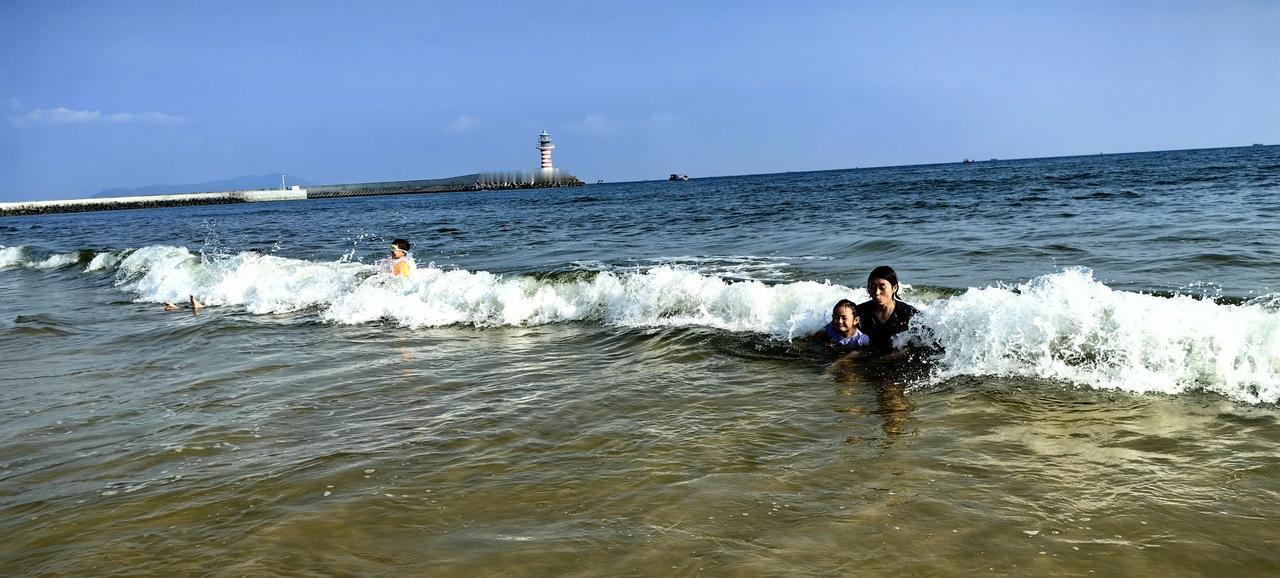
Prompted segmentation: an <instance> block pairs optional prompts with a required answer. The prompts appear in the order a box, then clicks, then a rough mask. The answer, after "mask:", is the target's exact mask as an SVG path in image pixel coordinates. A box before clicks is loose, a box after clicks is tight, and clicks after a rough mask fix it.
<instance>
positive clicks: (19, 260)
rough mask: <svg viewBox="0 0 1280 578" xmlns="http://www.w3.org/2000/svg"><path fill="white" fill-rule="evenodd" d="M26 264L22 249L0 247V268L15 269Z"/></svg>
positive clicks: (24, 252)
mask: <svg viewBox="0 0 1280 578" xmlns="http://www.w3.org/2000/svg"><path fill="white" fill-rule="evenodd" d="M25 262H26V251H25V250H24V248H23V247H0V267H15V266H18V265H22V264H24V263H25Z"/></svg>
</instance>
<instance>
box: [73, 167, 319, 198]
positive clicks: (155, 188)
mask: <svg viewBox="0 0 1280 578" xmlns="http://www.w3.org/2000/svg"><path fill="white" fill-rule="evenodd" d="M284 181H285V185H287V186H290V187H292V186H294V185H298V186H301V187H309V186H314V185H315V184H316V183H313V182H311V181H308V180H306V179H300V178H298V177H295V176H291V175H285V178H284ZM278 188H280V174H279V173H276V174H273V175H244V176H239V177H234V178H230V179H224V180H221V181H209V182H207V183H194V184H189V185H147V186H145V187H138V188H135V189H107V190H105V191H102V192H100V193H98V194H95V195H93V198H95V199H96V198H100V197H148V196H151V195H174V194H178V193H216V192H219V191H249V190H258V189H278Z"/></svg>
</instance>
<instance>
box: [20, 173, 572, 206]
mask: <svg viewBox="0 0 1280 578" xmlns="http://www.w3.org/2000/svg"><path fill="white" fill-rule="evenodd" d="M582 184H583V183H582V181H581V180H579V179H578V178H577V177H575V176H573V175H569V174H564V173H561V172H560V171H558V170H552V171H543V170H535V171H509V172H493V173H476V174H471V175H463V176H458V177H451V178H447V179H430V180H417V181H387V182H379V183H353V184H345V185H318V186H311V187H308V188H305V189H304V188H301V187H298V186H293V187H289V188H287V189H267V190H256V191H215V192H203V193H182V194H174V195H148V196H139V197H101V198H92V199H66V200H59V201H28V202H19V203H0V216H20V215H45V214H51V213H82V212H86V211H114V210H123V209H154V208H160V207H193V206H200V205H230V204H236V203H260V202H267V201H305V200H307V199H330V198H335V197H367V196H374V195H416V194H423V193H449V192H461V191H499V190H508V189H542V188H558V187H580V186H582Z"/></svg>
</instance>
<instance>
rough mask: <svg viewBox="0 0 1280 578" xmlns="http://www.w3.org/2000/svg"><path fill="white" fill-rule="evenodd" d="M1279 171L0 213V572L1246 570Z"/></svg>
mask: <svg viewBox="0 0 1280 578" xmlns="http://www.w3.org/2000/svg"><path fill="white" fill-rule="evenodd" d="M1258 148H1260V149H1266V148H1267V147H1258ZM1275 155H1276V153H1275V151H1274V149H1272V150H1260V151H1251V150H1249V149H1244V150H1226V151H1223V150H1217V151H1191V152H1183V153H1171V154H1151V155H1130V156H1121V157H1119V158H1110V159H1090V158H1080V159H1073V160H1058V161H1046V162H1026V163H1017V164H1016V166H999V163H993V164H991V165H987V166H982V165H983V163H975V165H966V166H963V167H961V166H958V165H957V166H955V167H931V168H916V169H910V170H883V171H872V172H870V174H868V172H858V171H846V172H838V173H824V174H816V175H815V174H801V175H776V176H769V177H742V178H733V179H696V180H691V181H689V182H685V183H678V184H675V183H672V184H667V183H633V184H620V185H602V186H598V187H591V188H586V189H575V190H564V191H553V190H540V191H527V192H516V191H510V192H494V193H457V194H451V195H419V196H412V195H410V196H404V197H398V198H397V202H395V203H387V202H383V200H382V199H378V198H376V197H375V198H366V199H341V200H313V201H311V202H308V203H270V204H245V205H222V206H208V207H189V208H175V209H170V210H166V211H131V212H127V213H115V214H108V213H85V214H72V215H50V216H44V217H16V218H11V219H5V220H3V221H0V359H4V360H5V371H4V372H3V375H0V482H2V483H0V532H3V533H4V534H5V535H6V536H10V537H11V538H10V539H9V540H6V541H4V542H3V543H0V571H3V572H4V573H7V574H59V575H85V574H104V573H132V574H162V573H169V574H173V573H177V574H208V573H214V574H218V573H225V574H253V575H279V576H292V575H297V574H299V573H317V574H326V575H334V574H361V575H364V574H381V575H422V574H431V575H445V576H448V575H459V576H463V575H468V576H469V575H476V574H504V575H505V574H556V575H601V574H607V575H612V574H644V575H669V574H711V575H725V574H734V575H739V574H747V575H773V574H788V575H832V574H851V573H858V574H868V575H879V574H889V573H902V572H912V573H918V574H926V575H950V574H960V573H963V574H972V573H1000V574H1013V575H1087V574H1089V573H1091V572H1092V573H1094V574H1100V575H1107V574H1125V575H1128V574H1174V575H1188V574H1193V575H1218V574H1232V575H1266V574H1268V573H1270V572H1272V571H1273V569H1274V568H1275V567H1276V565H1277V564H1278V563H1280V556H1278V555H1277V553H1276V550H1275V548H1274V542H1275V539H1276V537H1277V536H1276V531H1275V528H1276V523H1275V521H1276V519H1277V518H1280V506H1277V504H1280V501H1277V500H1276V498H1277V497H1278V496H1280V481H1278V480H1277V478H1276V476H1275V472H1277V471H1280V450H1277V448H1280V410H1278V409H1277V407H1278V405H1277V400H1278V399H1280V353H1277V352H1280V349H1277V348H1278V347H1280V300H1277V294H1278V293H1277V291H1276V289H1275V288H1274V287H1273V286H1272V285H1273V284H1274V280H1273V279H1272V278H1271V277H1270V272H1272V271H1274V270H1275V266H1276V264H1277V263H1280V241H1276V239H1280V230H1277V227H1278V226H1280V225H1277V223H1278V222H1280V221H1277V220H1276V218H1275V217H1276V216H1277V213H1276V209H1275V207H1277V206H1280V204H1278V203H1277V202H1276V200H1277V199H1278V198H1280V177H1278V176H1277V173H1276V171H1275V170H1274V169H1273V168H1272V167H1275V166H1280V159H1277V158H1276V156H1275ZM396 237H404V238H407V239H410V240H411V241H412V242H413V243H414V256H415V258H416V259H417V261H418V264H419V269H418V272H417V274H416V276H414V277H413V278H411V279H408V280H396V279H392V278H389V276H386V275H383V274H380V273H379V260H380V259H382V258H383V257H385V255H386V252H387V249H386V247H387V243H388V242H389V241H390V239H392V238H396ZM880 264H890V265H893V266H894V267H895V268H896V269H897V270H898V272H899V275H900V279H901V280H902V281H903V282H904V283H905V285H906V287H904V291H903V297H904V298H905V299H906V300H907V301H908V302H910V303H912V304H915V305H918V306H919V307H920V308H921V310H922V314H921V316H920V319H919V320H920V324H919V325H918V327H916V330H915V332H914V333H913V334H912V335H911V336H910V338H911V339H913V340H919V342H920V343H941V344H942V345H943V348H942V350H941V351H940V352H937V353H933V354H930V355H934V357H933V358H931V360H930V363H929V364H926V365H925V367H924V369H923V372H922V374H921V375H916V374H914V373H910V372H906V373H904V372H895V371H885V370H884V368H876V367H872V366H868V365H864V364H858V363H850V362H845V361H838V360H833V359H832V358H831V357H830V356H825V355H821V354H818V353H815V352H814V351H813V350H810V349H807V348H805V347H803V346H800V345H793V344H792V343H791V342H790V341H789V340H788V338H789V337H793V336H797V335H804V334H807V333H811V332H812V331H813V330H816V329H817V328H818V327H820V326H821V324H822V323H823V322H825V319H826V317H827V316H829V314H830V306H831V304H832V303H833V302H834V301H835V300H836V299H838V298H852V299H854V300H856V301H861V300H863V299H865V294H864V293H863V291H862V289H861V287H862V285H863V283H865V275H866V273H867V271H869V270H870V269H871V268H872V267H873V266H875V265H880ZM188 293H192V294H196V295H198V296H200V297H201V301H203V302H208V303H211V305H210V306H208V307H205V308H204V309H202V310H200V311H199V313H193V312H191V311H178V312H165V311H163V309H162V307H161V306H160V303H161V302H162V301H163V300H171V299H170V298H178V299H181V298H184V297H185V296H186V294H188Z"/></svg>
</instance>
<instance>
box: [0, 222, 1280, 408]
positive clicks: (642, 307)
mask: <svg viewBox="0 0 1280 578" xmlns="http://www.w3.org/2000/svg"><path fill="white" fill-rule="evenodd" d="M85 253H87V252H83V251H82V252H74V253H67V254H49V255H43V254H38V253H37V252H34V251H29V250H27V249H25V248H22V247H0V267H14V266H21V267H27V268H33V269H50V268H57V267H67V266H71V265H73V264H83V267H84V270H85V271H86V272H94V273H98V274H113V275H114V282H115V284H116V286H117V287H118V288H120V289H122V290H124V291H127V292H130V293H132V294H134V295H135V298H136V299H137V300H138V301H141V302H155V303H160V302H165V301H181V300H185V299H186V298H187V296H188V295H194V296H196V298H197V299H199V300H201V301H202V302H204V303H205V304H207V305H213V306H234V307H239V308H242V309H244V310H246V311H248V312H251V313H255V314H267V313H288V312H305V313H307V314H312V313H314V314H315V315H316V316H317V317H318V318H319V319H321V320H323V321H326V322H329V323H337V324H362V323H370V322H378V321H382V322H388V323H393V324H396V325H400V326H404V327H410V328H423V327H439V326H447V325H457V324H462V325H469V326H475V327H495V326H521V325H539V324H547V323H561V322H587V323H598V324H604V325H610V326H619V327H680V326H698V327H709V328H715V329H720V330H726V331H735V332H751V333H757V334H763V335H766V336H769V337H771V338H774V339H794V338H797V337H802V336H805V335H809V334H811V333H813V332H814V331H817V330H818V329H820V328H821V327H822V325H823V324H824V323H826V321H827V320H828V318H829V315H830V307H831V305H832V304H833V303H835V302H836V301H837V300H839V299H843V298H849V299H853V300H855V301H861V300H865V299H866V293H865V291H864V290H862V289H860V288H850V287H845V286H842V285H838V284H832V283H829V282H817V281H779V282H761V281H758V280H738V279H735V278H733V273H732V272H727V271H724V270H723V267H722V265H723V264H719V263H717V264H714V265H713V266H711V267H708V268H707V269H703V268H699V267H697V266H696V265H672V264H661V263H658V264H652V265H642V266H636V267H630V268H614V269H610V268H608V267H605V266H603V265H601V266H599V267H598V268H597V270H589V271H581V270H575V271H560V272H546V273H539V274H527V275H502V274H496V273H490V272H486V271H467V270H462V269H443V268H439V267H435V266H434V265H430V264H428V265H425V266H422V267H420V268H418V269H417V270H416V271H415V272H414V274H413V275H412V277H411V278H409V279H399V278H394V277H391V276H390V275H386V274H384V273H382V269H381V268H380V267H378V266H376V265H370V264H364V263H357V262H346V261H343V260H339V261H334V262H314V261H306V260H298V259H290V258H284V257H277V256H273V255H263V254H259V253H255V252H245V253H240V254H236V255H227V256H215V257H206V256H203V255H200V254H198V253H197V254H193V253H191V252H189V251H188V250H187V249H185V248H182V247H171V246H150V247H144V248H141V249H137V250H128V251H110V252H99V253H89V254H85ZM902 296H903V298H904V299H906V300H907V301H909V302H911V303H913V304H916V305H917V306H918V307H919V308H920V310H921V315H920V317H919V318H918V322H917V323H914V324H913V327H912V329H911V330H910V331H908V332H907V333H905V334H903V335H902V336H900V338H901V339H902V341H903V342H904V343H906V342H910V343H912V344H914V345H916V346H920V347H923V348H925V349H926V350H928V351H929V352H930V355H931V357H932V374H933V381H935V382H941V381H943V380H946V379H949V378H952V377H956V376H962V375H998V376H1021V377H1035V378H1045V379H1052V380H1060V381H1065V382H1070V383H1075V384H1080V385H1085V386H1089V387H1094V388H1104V389H1116V390H1123V391H1127V392H1132V393H1162V394H1170V395H1175V394H1179V393H1183V392H1188V391H1198V390H1203V391H1211V392H1216V393H1219V394H1222V395H1224V396H1226V397H1229V398H1231V399H1234V400H1237V401H1242V402H1248V403H1277V402H1280V306H1278V305H1277V304H1278V303H1280V298H1278V297H1280V296H1277V295H1274V294H1272V295H1267V296H1263V297H1259V298H1255V299H1251V300H1249V301H1246V302H1243V303H1237V304H1224V303H1220V302H1216V301H1214V300H1212V299H1205V298H1197V297H1191V296H1180V295H1174V296H1155V295H1149V294H1144V293H1134V292H1127V291H1118V290H1114V289H1111V288H1109V287H1107V286H1106V285H1105V284H1103V283H1101V282H1099V281H1098V280H1096V279H1094V277H1093V274H1092V272H1091V271H1089V270H1088V269H1083V268H1077V269H1067V270H1063V271H1059V272H1055V273H1050V274H1046V275H1043V276H1040V277H1037V278H1035V279H1033V280H1031V281H1028V282H1026V283H1023V284H1020V285H1012V286H995V287H981V288H971V289H968V290H967V291H955V290H943V289H928V288H920V289H913V288H910V287H904V290H903V295H902Z"/></svg>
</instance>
